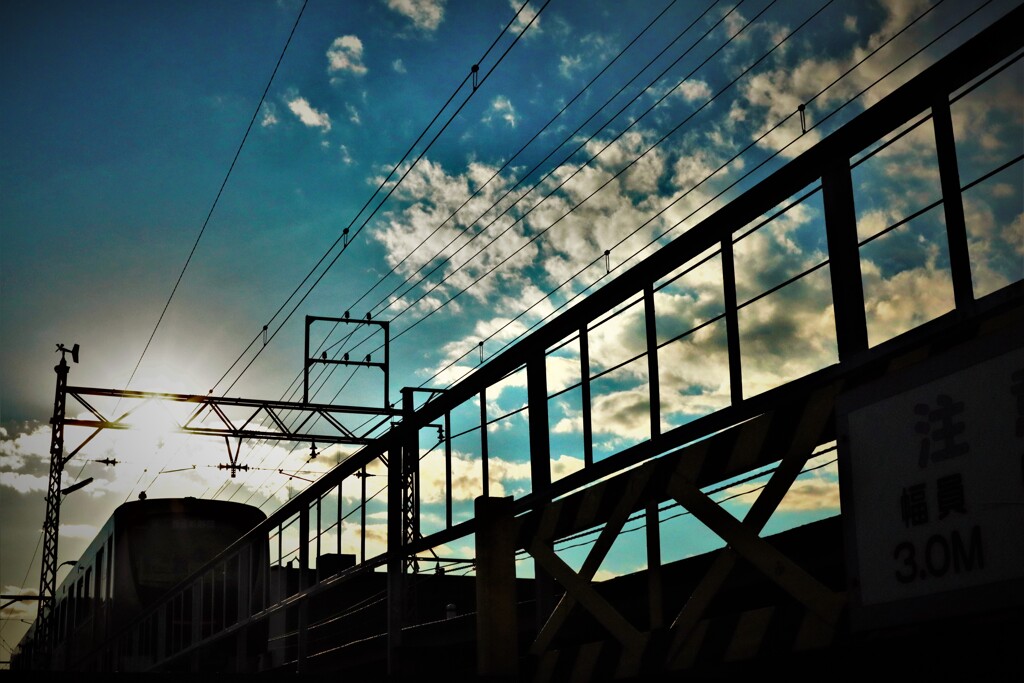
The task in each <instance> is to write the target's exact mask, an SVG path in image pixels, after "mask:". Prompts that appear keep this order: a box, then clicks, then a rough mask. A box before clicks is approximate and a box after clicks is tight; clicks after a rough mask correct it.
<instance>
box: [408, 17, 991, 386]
mask: <svg viewBox="0 0 1024 683" xmlns="http://www.w3.org/2000/svg"><path fill="white" fill-rule="evenodd" d="M942 2H943V0H939V1H938V2H937V3H936V4H935V5H932V6H930V7H928V8H927V9H926V10H925V11H924V12H923V13H921V14H920V15H918V16H917V17H916V18H914V19H913V20H912V21H910V22H909V23H908V24H906V25H905V26H904V27H903V28H902V29H900V30H899V31H898V32H896V33H895V34H893V35H892V36H890V37H889V38H888V39H887V40H886V41H885V42H883V43H882V44H880V45H879V46H878V47H876V48H875V49H874V50H873V51H871V52H870V53H868V54H867V55H865V56H864V57H863V58H862V59H860V60H859V61H858V62H857V63H856V64H854V65H853V66H851V67H850V68H849V69H847V71H846V72H844V73H843V74H842V75H840V76H839V77H837V78H836V79H835V80H833V81H832V82H831V83H830V84H829V85H828V86H826V87H825V88H823V89H822V90H821V91H819V92H818V93H817V94H816V95H815V96H814V97H812V98H811V99H810V100H809V102H813V101H814V100H816V99H817V98H818V97H820V96H821V95H822V94H824V93H825V92H826V91H827V90H829V89H830V88H831V87H832V86H834V85H836V84H837V83H838V82H840V81H841V80H842V79H843V78H845V77H846V76H847V75H849V74H850V73H851V72H852V71H853V70H854V69H856V68H857V67H858V66H860V65H861V64H863V63H864V62H865V61H866V60H867V59H868V58H870V57H871V56H872V55H874V54H876V53H877V52H878V51H880V50H881V49H882V48H884V47H885V46H886V45H888V44H889V43H890V42H892V41H893V40H894V39H895V38H896V37H898V36H899V35H900V34H902V33H903V32H904V31H906V30H907V29H908V28H910V27H911V26H913V25H914V24H915V23H917V22H918V21H919V20H921V19H922V18H923V17H924V16H926V15H927V14H928V13H930V12H931V11H932V10H933V9H935V7H937V6H938V5H940V4H942ZM986 4H988V3H986ZM978 9H980V8H978ZM976 11H978V10H975V12H976ZM971 14H974V12H972V13H971ZM969 16H971V15H968V16H967V17H965V18H964V19H962V20H961V22H958V23H957V24H956V25H954V26H953V27H951V28H950V29H947V31H945V32H944V33H943V34H941V35H940V36H938V37H936V38H935V39H933V40H932V41H931V42H929V43H928V45H926V46H924V47H923V48H922V49H921V50H918V51H917V52H915V53H914V54H913V55H911V56H910V57H908V58H907V59H906V60H904V61H903V62H901V64H900V65H898V66H897V67H896V68H899V66H902V65H903V64H905V63H906V62H907V61H909V60H910V59H912V58H913V57H915V56H917V54H919V53H920V52H921V51H922V50H923V49H926V48H927V47H929V46H930V45H931V44H933V43H934V42H935V41H937V40H938V39H940V38H941V37H942V36H944V35H946V34H947V33H948V32H949V31H951V30H953V29H954V28H956V27H957V26H959V25H960V23H962V22H963V21H964V20H966V19H967V18H969ZM894 70H895V69H893V71H894ZM889 73H892V71H890V72H889ZM887 75H888V74H887ZM883 78H884V77H883ZM880 80H881V79H879V81H880ZM879 81H876V82H875V83H873V84H872V86H868V88H870V87H873V85H875V84H877V83H878V82H879ZM866 90H867V88H866V89H865V90H862V91H861V92H859V93H858V94H857V95H854V96H853V97H851V98H850V99H849V100H847V102H846V103H844V104H843V105H842V106H840V107H838V108H837V111H838V109H842V108H843V107H845V106H846V105H847V104H849V103H851V102H852V101H854V100H856V99H858V98H859V97H860V96H861V95H862V94H863V93H864V92H866ZM833 113H835V112H833ZM794 115H795V112H794V113H791V114H789V115H788V116H786V117H785V118H783V119H782V120H780V121H779V122H777V123H776V124H775V125H774V126H772V127H771V128H769V129H768V130H766V131H765V132H763V133H762V134H761V135H760V136H758V137H757V138H756V139H755V140H753V141H751V142H750V143H749V144H748V145H747V146H746V147H744V148H743V149H741V150H740V151H739V152H738V153H736V154H734V155H733V156H732V157H731V158H730V159H729V160H727V161H726V162H725V163H724V164H722V165H720V166H719V167H718V168H717V169H715V170H714V171H712V172H711V173H709V174H707V175H706V176H705V177H704V179H702V180H701V181H700V182H698V183H697V184H696V185H694V186H693V187H691V188H690V189H689V190H687V191H686V192H685V193H683V194H682V195H681V196H679V197H677V198H676V199H675V200H673V201H672V202H671V203H670V204H668V205H666V206H665V207H663V208H662V209H661V210H660V211H659V212H658V213H656V214H655V215H654V216H652V217H651V218H650V219H648V220H647V221H645V222H644V223H643V224H641V225H640V226H639V227H638V228H637V229H635V230H634V231H633V232H631V233H629V235H627V236H626V237H624V238H623V239H621V240H620V241H619V242H618V243H616V244H615V245H613V247H612V248H614V247H616V246H619V245H621V244H622V243H623V242H625V240H626V239H628V238H629V237H631V236H632V235H634V234H635V233H636V232H638V231H639V230H640V229H642V228H643V227H645V226H646V225H647V224H648V223H650V222H651V221H653V220H654V219H655V218H657V217H658V216H660V215H661V214H663V213H664V212H665V211H667V210H668V208H670V207H671V206H672V205H674V204H675V203H677V202H678V201H679V200H681V199H682V198H683V197H685V196H686V195H688V194H689V193H690V192H692V191H693V190H695V189H696V188H697V187H700V185H702V184H703V183H704V182H706V181H708V180H709V179H710V178H712V177H714V176H715V175H716V174H717V173H718V172H719V171H721V170H722V169H723V168H725V167H726V166H728V165H729V164H730V163H732V162H733V161H735V160H736V159H737V158H739V157H740V156H741V155H742V154H744V153H746V152H747V151H748V150H750V149H751V148H753V147H754V146H756V145H757V144H758V143H759V142H761V140H763V139H764V138H765V137H767V135H769V134H770V133H772V132H774V131H775V130H776V129H778V128H779V127H780V126H782V125H783V124H784V123H785V122H786V121H788V120H789V119H790V118H792V117H793V116H794ZM830 116H831V114H830ZM823 121H824V119H823V120H822V121H819V122H818V123H816V124H815V125H814V126H812V128H811V129H813V128H815V127H817V126H818V125H820V124H821V123H822V122H823ZM808 132H809V131H808ZM798 139H799V138H798ZM794 142H796V140H794V141H792V142H790V143H789V144H788V145H786V146H785V147H783V148H782V149H780V150H778V151H777V152H776V153H775V154H773V155H771V156H770V157H768V158H766V159H765V160H763V161H762V162H761V163H759V164H758V165H757V166H755V167H753V168H751V169H750V170H749V171H748V172H747V173H745V174H744V175H742V176H741V177H740V178H738V179H737V181H736V182H734V183H732V184H731V185H729V186H728V187H726V188H725V189H724V190H722V191H720V192H719V193H718V194H716V195H715V196H713V197H712V198H711V199H709V200H708V201H706V202H705V203H704V204H702V205H701V206H699V207H698V208H697V209H695V210H694V211H692V212H691V213H690V214H688V215H687V216H685V217H684V218H683V219H681V220H680V221H678V222H677V223H676V224H675V225H673V226H672V227H671V228H670V229H669V230H666V231H665V232H664V233H662V234H660V235H658V236H657V238H655V240H652V241H651V242H649V243H648V244H646V245H644V246H643V247H642V248H641V249H639V250H637V251H636V252H634V253H633V254H632V255H630V256H629V257H627V258H626V259H623V260H622V261H621V262H620V263H619V264H617V265H616V266H615V267H614V268H611V269H610V270H609V272H608V273H605V274H602V275H601V276H600V277H599V278H598V279H597V280H596V281H595V282H592V283H591V284H589V285H587V286H586V287H585V288H583V289H582V290H580V291H579V292H577V293H575V294H574V295H572V296H571V297H570V298H569V299H567V300H566V301H565V302H563V303H562V304H560V305H559V306H558V307H556V308H555V309H554V310H553V311H551V312H549V313H548V314H547V315H546V316H544V317H543V318H541V319H540V320H538V321H536V322H535V323H534V324H533V325H531V326H530V327H528V328H527V329H526V330H525V331H524V332H523V333H521V334H520V335H517V336H516V337H515V338H513V339H511V340H509V341H508V342H506V343H505V344H504V345H503V346H502V347H501V349H499V350H498V351H497V352H495V353H500V351H501V350H503V349H505V348H507V347H508V346H510V345H512V344H513V343H515V342H516V341H517V340H518V339H521V338H522V337H523V336H524V335H525V334H527V333H528V332H529V331H530V330H532V329H534V328H535V327H536V326H537V325H539V324H541V323H542V322H544V321H545V320H548V319H550V318H551V317H552V316H553V315H555V314H556V313H557V312H558V311H560V310H562V309H563V308H564V307H565V306H566V305H568V304H569V303H571V302H572V301H574V300H575V299H577V298H579V297H580V296H582V295H583V294H584V293H585V292H586V291H588V290H589V289H591V288H593V287H594V286H596V284H598V283H599V282H600V281H601V280H603V279H604V278H605V277H607V276H608V275H610V274H611V272H613V271H614V270H617V269H618V268H621V267H624V266H625V265H626V264H628V263H629V262H630V261H631V260H632V259H633V258H635V257H636V256H637V255H638V254H640V253H642V252H643V250H644V249H647V248H649V247H650V246H651V245H652V244H653V243H654V242H655V241H657V240H658V239H661V238H663V237H664V236H665V235H666V234H667V233H668V232H670V231H671V230H673V229H675V228H677V227H679V226H680V225H682V224H683V223H684V222H685V221H687V220H689V219H690V218H691V217H693V216H694V215H696V214H697V213H698V212H699V211H701V210H702V209H704V208H705V207H707V206H708V205H709V204H710V203H711V202H712V201H714V200H716V199H718V198H719V197H721V196H722V195H723V194H724V193H725V192H727V191H728V190H730V189H732V188H733V187H735V186H736V185H737V184H738V183H739V182H740V181H742V180H744V179H746V178H747V177H749V176H750V175H752V174H753V173H754V172H755V171H756V170H758V169H759V168H761V167H762V166H763V165H764V164H766V163H767V162H768V161H770V160H771V159H773V158H775V157H776V156H778V155H779V154H780V153H781V152H782V151H784V150H785V149H786V148H788V147H789V146H790V145H792V144H793V143H794ZM600 258H601V256H598V257H597V258H595V259H594V260H593V261H591V262H590V263H588V264H587V265H585V266H583V267H582V268H580V269H579V270H577V271H576V273H574V274H573V275H572V276H571V277H569V278H567V279H566V280H565V281H563V282H562V283H561V284H559V285H558V286H557V287H556V288H554V289H553V290H551V291H550V292H548V293H547V294H546V295H545V296H544V297H542V298H541V299H539V300H538V301H536V302H535V303H534V304H533V305H532V306H531V307H530V308H528V309H526V310H525V311H523V312H521V313H520V314H519V315H517V316H516V317H515V318H513V319H511V320H510V321H508V322H507V323H505V324H504V325H503V326H501V327H499V328H498V329H496V330H495V331H493V332H492V333H491V334H490V336H489V337H487V338H486V339H485V341H486V340H489V339H491V338H493V337H495V336H497V334H499V333H500V332H502V331H503V330H504V329H506V328H507V326H508V325H510V324H512V323H513V322H515V321H516V320H518V319H519V318H520V317H522V316H523V315H524V314H525V313H526V312H527V311H528V310H530V309H532V308H533V307H535V306H537V305H539V304H540V303H542V302H543V301H545V300H547V299H548V298H549V297H550V296H551V295H552V294H553V293H554V292H556V291H558V290H560V289H561V288H562V287H564V286H565V285H567V284H568V283H570V282H571V281H572V280H575V279H576V278H577V277H578V276H579V275H580V274H582V273H583V272H585V271H586V270H587V269H589V268H591V267H592V266H593V265H594V264H595V263H596V262H598V261H599V260H600ZM453 364H454V363H449V365H447V366H445V367H444V368H442V370H440V371H438V372H437V373H435V374H434V375H433V376H432V377H431V378H429V379H428V380H427V382H429V381H431V380H433V379H434V378H436V377H437V376H438V375H439V374H440V373H441V372H443V371H444V370H447V369H448V368H450V367H451V366H452V365H453ZM468 374H469V373H467V375H468Z"/></svg>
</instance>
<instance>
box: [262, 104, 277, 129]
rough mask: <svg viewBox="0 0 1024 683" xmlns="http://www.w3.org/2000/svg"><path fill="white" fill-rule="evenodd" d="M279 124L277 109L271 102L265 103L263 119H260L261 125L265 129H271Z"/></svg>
mask: <svg viewBox="0 0 1024 683" xmlns="http://www.w3.org/2000/svg"><path fill="white" fill-rule="evenodd" d="M277 123H278V118H277V108H276V107H275V106H274V105H273V104H271V103H270V102H264V103H263V117H262V118H261V119H260V125H261V126H263V127H264V128H269V127H271V126H273V125H275V124H277Z"/></svg>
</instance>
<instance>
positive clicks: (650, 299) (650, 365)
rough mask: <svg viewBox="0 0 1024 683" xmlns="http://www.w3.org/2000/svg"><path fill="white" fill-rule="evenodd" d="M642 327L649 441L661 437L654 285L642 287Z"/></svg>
mask: <svg viewBox="0 0 1024 683" xmlns="http://www.w3.org/2000/svg"><path fill="white" fill-rule="evenodd" d="M644 327H645V328H646V330H647V386H648V388H649V389H650V412H651V439H652V440H653V439H656V438H657V437H659V436H661V390H660V388H659V387H660V381H659V380H660V377H659V373H658V323H657V317H656V315H655V311H654V285H653V284H648V285H647V286H646V287H644Z"/></svg>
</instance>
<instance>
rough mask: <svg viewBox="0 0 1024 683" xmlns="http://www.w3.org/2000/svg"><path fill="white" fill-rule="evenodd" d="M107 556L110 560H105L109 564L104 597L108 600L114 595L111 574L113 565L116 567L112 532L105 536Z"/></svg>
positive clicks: (113, 568) (112, 573)
mask: <svg viewBox="0 0 1024 683" xmlns="http://www.w3.org/2000/svg"><path fill="white" fill-rule="evenodd" d="M107 557H109V558H110V560H109V561H108V562H107V564H108V565H109V569H108V570H107V590H106V594H105V595H104V598H105V599H107V600H110V599H112V598H113V597H114V581H113V575H114V570H115V567H116V565H115V564H114V535H113V534H111V535H110V537H109V538H107Z"/></svg>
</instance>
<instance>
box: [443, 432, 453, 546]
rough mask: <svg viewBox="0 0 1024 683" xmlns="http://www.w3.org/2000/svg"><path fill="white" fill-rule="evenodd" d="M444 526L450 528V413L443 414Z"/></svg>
mask: <svg viewBox="0 0 1024 683" xmlns="http://www.w3.org/2000/svg"><path fill="white" fill-rule="evenodd" d="M444 520H445V524H444V528H445V529H451V528H452V414H451V412H446V413H445V414H444Z"/></svg>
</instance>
